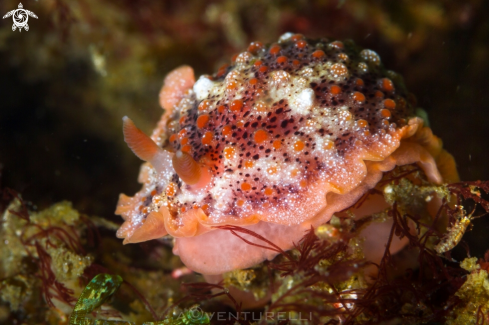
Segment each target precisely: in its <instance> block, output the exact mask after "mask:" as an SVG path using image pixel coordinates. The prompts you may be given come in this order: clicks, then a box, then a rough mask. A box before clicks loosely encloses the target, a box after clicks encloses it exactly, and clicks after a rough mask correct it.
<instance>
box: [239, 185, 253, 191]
mask: <svg viewBox="0 0 489 325" xmlns="http://www.w3.org/2000/svg"><path fill="white" fill-rule="evenodd" d="M241 189H242V190H243V191H249V190H251V185H250V184H249V183H243V184H241Z"/></svg>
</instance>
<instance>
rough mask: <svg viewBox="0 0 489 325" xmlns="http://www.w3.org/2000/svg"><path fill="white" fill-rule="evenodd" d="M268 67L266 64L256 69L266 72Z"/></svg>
mask: <svg viewBox="0 0 489 325" xmlns="http://www.w3.org/2000/svg"><path fill="white" fill-rule="evenodd" d="M267 70H268V68H267V67H266V66H262V67H260V69H258V71H260V72H267Z"/></svg>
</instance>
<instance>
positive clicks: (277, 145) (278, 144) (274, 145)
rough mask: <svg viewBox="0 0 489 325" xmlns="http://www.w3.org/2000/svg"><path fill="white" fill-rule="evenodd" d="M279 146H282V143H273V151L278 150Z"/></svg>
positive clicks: (277, 141) (276, 141) (278, 141)
mask: <svg viewBox="0 0 489 325" xmlns="http://www.w3.org/2000/svg"><path fill="white" fill-rule="evenodd" d="M281 146H282V142H281V141H280V140H275V141H273V147H274V148H275V149H280V147H281Z"/></svg>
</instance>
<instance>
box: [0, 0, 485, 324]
mask: <svg viewBox="0 0 489 325" xmlns="http://www.w3.org/2000/svg"><path fill="white" fill-rule="evenodd" d="M22 4H23V5H24V8H25V9H28V10H30V11H32V12H34V13H35V14H36V15H37V16H38V19H35V18H32V17H31V18H30V19H29V27H30V29H29V31H25V30H23V31H22V32H19V31H15V32H14V31H12V20H11V18H6V19H2V20H1V21H0V94H1V96H0V98H1V102H0V166H1V178H0V182H1V187H2V188H5V187H8V188H11V189H14V190H15V191H17V192H18V193H20V194H21V195H22V198H23V200H25V202H26V204H28V208H29V210H32V211H41V210H43V209H45V208H48V207H49V206H51V205H52V204H54V203H56V202H60V201H63V200H66V201H70V202H72V207H73V208H74V209H76V210H77V211H79V212H80V213H81V214H83V215H87V216H97V217H98V218H100V219H103V220H107V221H108V222H111V223H117V224H119V223H120V222H121V220H120V217H118V216H115V215H114V210H115V206H116V203H117V200H118V196H119V193H127V194H131V195H132V194H133V193H135V192H136V191H138V190H139V188H140V184H138V183H137V182H136V179H137V174H138V172H139V166H140V164H141V161H140V160H139V159H138V158H137V157H136V156H134V154H133V153H132V152H131V151H130V150H129V149H128V148H127V145H126V143H125V142H124V141H123V135H122V117H123V116H125V115H128V116H131V118H132V119H133V120H134V121H135V123H136V124H137V125H138V126H139V127H141V129H142V130H143V131H144V132H145V133H146V134H149V133H150V131H151V130H152V129H153V128H154V126H155V124H156V122H157V121H158V119H159V117H160V115H161V113H162V111H161V108H160V107H159V104H158V93H159V90H160V88H161V85H162V82H163V79H164V77H165V75H166V74H167V73H168V72H169V71H171V70H173V69H174V68H176V67H178V66H180V65H182V64H188V65H190V66H192V67H193V68H194V70H195V73H196V76H199V75H201V74H204V73H211V72H213V71H215V70H217V68H218V67H219V66H221V65H222V64H224V63H226V62H228V61H229V59H230V57H231V56H232V55H233V54H235V53H238V51H240V50H242V49H244V48H245V47H246V46H247V44H249V43H250V42H251V41H256V40H260V41H262V42H263V43H270V42H273V41H274V40H276V39H277V38H278V37H279V36H280V35H282V34H283V33H285V32H289V31H290V32H296V33H301V34H303V35H306V36H307V37H310V38H320V37H327V38H330V39H333V40H334V39H338V40H344V39H352V40H354V41H355V43H356V44H358V45H359V46H361V47H363V48H370V49H373V50H374V51H376V52H377V53H378V54H379V55H380V57H381V58H382V62H383V64H384V65H385V66H386V67H388V68H389V69H391V70H394V71H396V72H398V73H399V74H400V75H402V76H403V77H404V80H405V84H406V86H407V88H408V89H409V90H410V92H412V93H413V94H415V95H416V98H417V105H418V106H419V107H421V108H423V109H424V110H426V112H427V113H428V115H429V121H430V126H431V128H432V129H433V133H434V134H436V135H437V136H439V137H440V138H441V139H442V140H443V143H444V148H445V149H446V150H447V151H448V152H450V153H451V154H452V155H453V156H454V158H455V160H456V162H457V166H458V171H459V174H460V178H461V179H462V180H466V181H471V180H489V168H488V158H489V145H488V140H487V139H488V135H489V134H488V130H489V127H488V125H489V104H488V103H489V19H487V13H488V12H489V2H488V1H484V0H467V1H449V0H446V1H442V0H438V1H437V0H399V1H389V0H386V1H375V0H368V1H362V0H339V1H329V0H315V1H305V0H302V1H258V0H242V1H232V0H223V1H217V0H216V1H199V0H187V1H149V0H141V1H131V0H121V1H106V0H74V1H73V0H71V1H67V0H39V1H32V0H26V1H24V2H23V3H22ZM17 6H18V1H17V0H16V1H13V0H2V1H1V2H0V12H1V13H2V15H3V14H5V13H7V12H8V11H10V10H13V9H15V8H17ZM107 228H109V229H104V230H101V234H102V237H104V238H105V237H107V238H112V237H113V240H112V241H110V243H109V244H106V245H105V246H104V247H106V249H109V247H110V249H112V250H120V251H121V252H124V251H127V252H128V255H130V256H135V255H138V254H141V252H143V253H144V252H145V251H151V248H148V247H145V246H151V245H152V244H145V245H140V246H134V247H125V246H122V244H120V245H119V246H118V245H117V240H116V239H115V233H114V231H113V229H112V230H111V228H110V227H107ZM488 232H489V219H487V218H486V219H484V218H481V219H477V220H474V221H473V227H472V229H471V230H470V231H468V232H467V233H466V235H465V236H464V241H466V242H467V244H468V247H470V253H471V256H475V257H478V258H482V257H483V256H484V253H485V252H486V250H487V249H489V239H488V238H487V233H488ZM0 240H1V239H0ZM107 240H109V239H107ZM119 242H120V241H119ZM452 256H454V257H458V258H459V259H463V258H464V257H465V256H466V252H465V249H463V248H459V247H457V248H456V251H455V252H454V253H453V254H452ZM0 257H1V258H6V256H0ZM141 259H143V258H141ZM165 259H166V260H172V262H171V263H176V264H178V261H174V260H173V259H174V258H172V257H165ZM140 263H142V265H144V263H145V262H144V261H140ZM161 263H163V262H161ZM168 265H169V264H168ZM146 266H147V265H145V267H146ZM147 267H148V268H149V269H153V268H156V267H157V265H150V266H147ZM167 271H168V270H167ZM168 272H170V271H168ZM0 278H1V276H0ZM8 308H10V307H9V305H8V304H7V303H5V302H1V301H0V310H3V311H1V312H0V323H5V324H10V322H13V319H25V317H23V316H22V314H23V313H35V311H33V310H31V311H26V310H21V311H19V312H17V313H16V314H15V317H14V316H12V314H10V313H9V312H8ZM2 317H3V318H2ZM21 323H22V322H19V323H18V324H21ZM28 323H29V322H28ZM32 324H34V323H32Z"/></svg>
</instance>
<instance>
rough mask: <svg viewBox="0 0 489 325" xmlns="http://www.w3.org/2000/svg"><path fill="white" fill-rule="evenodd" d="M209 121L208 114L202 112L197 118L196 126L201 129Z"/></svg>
mask: <svg viewBox="0 0 489 325" xmlns="http://www.w3.org/2000/svg"><path fill="white" fill-rule="evenodd" d="M207 122H209V115H207V114H204V115H201V116H199V117H198V118H197V127H198V128H199V129H202V128H203V127H204V126H205V125H206V124H207Z"/></svg>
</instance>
